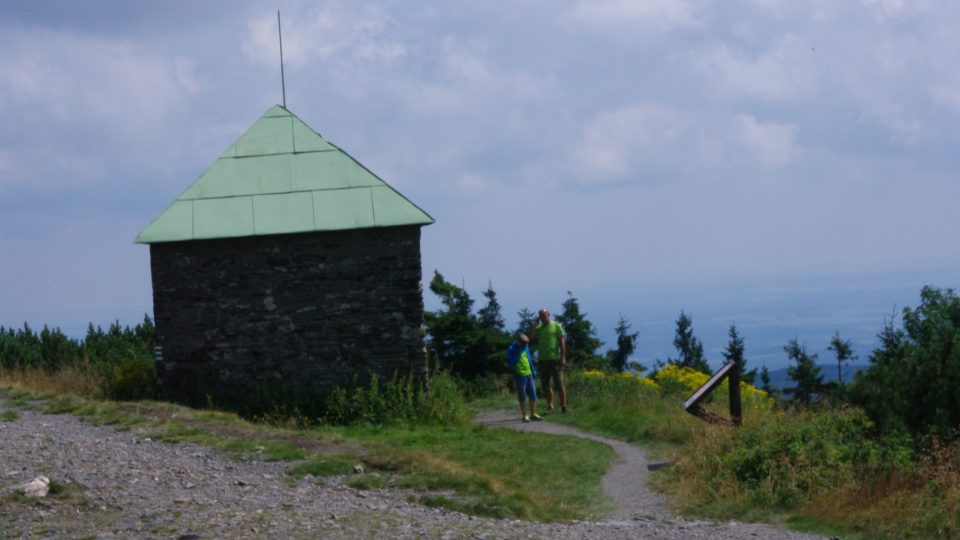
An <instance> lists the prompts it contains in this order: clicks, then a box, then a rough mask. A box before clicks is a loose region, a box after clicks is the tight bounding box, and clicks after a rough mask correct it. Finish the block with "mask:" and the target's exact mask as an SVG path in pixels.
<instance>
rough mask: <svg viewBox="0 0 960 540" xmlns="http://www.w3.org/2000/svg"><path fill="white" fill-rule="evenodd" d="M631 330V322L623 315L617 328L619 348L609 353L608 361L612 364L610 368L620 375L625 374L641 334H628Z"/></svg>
mask: <svg viewBox="0 0 960 540" xmlns="http://www.w3.org/2000/svg"><path fill="white" fill-rule="evenodd" d="M629 330H630V322H629V321H627V319H626V317H624V316H623V314H622V313H621V314H620V320H619V321H617V328H616V332H617V348H616V349H610V350H608V351H607V360H608V361H609V362H610V367H612V368H613V369H614V370H615V371H617V372H619V373H623V370H624V369H626V367H627V361H628V360H629V359H630V355H631V354H633V351H635V350H636V348H637V336H639V335H640V332H634V333H632V334H631V333H629V332H628V331H629Z"/></svg>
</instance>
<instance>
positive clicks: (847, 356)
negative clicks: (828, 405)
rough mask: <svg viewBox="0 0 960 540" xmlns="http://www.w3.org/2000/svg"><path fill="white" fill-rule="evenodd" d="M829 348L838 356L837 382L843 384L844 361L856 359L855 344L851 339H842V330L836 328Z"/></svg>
mask: <svg viewBox="0 0 960 540" xmlns="http://www.w3.org/2000/svg"><path fill="white" fill-rule="evenodd" d="M827 349H829V350H831V351H833V354H834V355H835V356H836V357H837V384H838V385H843V369H842V366H843V363H844V362H850V361H852V360H854V359H856V356H855V355H854V354H853V345H852V344H851V343H850V340H843V339H840V331H839V330H835V331H834V334H833V338H831V339H830V346H829V347H827Z"/></svg>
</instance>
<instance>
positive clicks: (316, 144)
mask: <svg viewBox="0 0 960 540" xmlns="http://www.w3.org/2000/svg"><path fill="white" fill-rule="evenodd" d="M322 150H336V148H334V147H333V145H331V144H330V143H328V142H327V141H325V140H323V137H320V136H319V135H318V134H317V133H316V132H315V131H313V130H312V129H310V126H308V125H306V124H304V123H303V121H302V120H300V119H299V118H297V117H296V116H294V117H293V151H294V152H320V151H322Z"/></svg>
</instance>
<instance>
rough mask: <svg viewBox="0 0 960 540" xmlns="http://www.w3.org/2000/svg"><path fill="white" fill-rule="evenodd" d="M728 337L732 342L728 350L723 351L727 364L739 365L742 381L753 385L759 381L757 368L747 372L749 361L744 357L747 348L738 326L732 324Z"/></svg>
mask: <svg viewBox="0 0 960 540" xmlns="http://www.w3.org/2000/svg"><path fill="white" fill-rule="evenodd" d="M727 335H728V336H730V341H729V342H728V343H727V348H726V349H724V350H723V357H724V358H725V359H726V360H727V362H731V361H735V362H736V363H737V366H738V367H739V368H740V380H741V381H743V382H745V383H747V384H753V383H754V381H755V380H756V379H757V368H753V369H751V370H750V371H747V360H746V358H744V357H743V354H744V351H745V347H744V343H743V338H742V337H740V334H739V333H738V332H737V325H735V324H731V325H730V331H729V332H728V333H727Z"/></svg>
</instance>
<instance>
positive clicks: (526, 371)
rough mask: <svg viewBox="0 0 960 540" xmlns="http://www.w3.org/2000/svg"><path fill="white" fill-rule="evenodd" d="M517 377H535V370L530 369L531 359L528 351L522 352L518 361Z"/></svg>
mask: <svg viewBox="0 0 960 540" xmlns="http://www.w3.org/2000/svg"><path fill="white" fill-rule="evenodd" d="M517 375H521V376H524V377H525V376H527V375H533V370H531V369H530V357H529V356H528V355H527V350H526V349H524V350H522V351H520V359H519V360H517Z"/></svg>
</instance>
